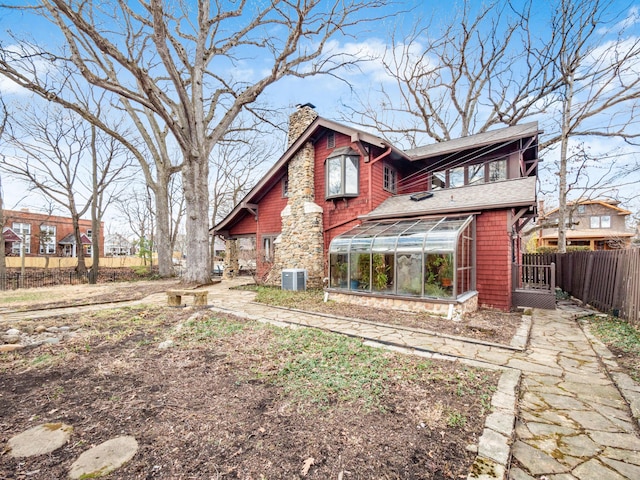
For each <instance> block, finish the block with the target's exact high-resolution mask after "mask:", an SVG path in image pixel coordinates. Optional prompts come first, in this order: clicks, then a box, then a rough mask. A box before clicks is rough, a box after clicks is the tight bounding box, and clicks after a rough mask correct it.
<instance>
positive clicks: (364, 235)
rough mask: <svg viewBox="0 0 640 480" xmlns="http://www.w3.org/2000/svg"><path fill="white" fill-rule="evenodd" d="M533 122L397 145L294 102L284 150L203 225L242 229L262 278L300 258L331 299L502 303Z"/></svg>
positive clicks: (521, 221) (437, 306) (524, 215)
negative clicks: (220, 216) (227, 208)
mask: <svg viewBox="0 0 640 480" xmlns="http://www.w3.org/2000/svg"><path fill="white" fill-rule="evenodd" d="M538 133H539V131H538V126H537V124H536V123H529V124H526V125H520V126H514V127H509V128H504V129H500V130H495V131H490V132H486V133H482V134H478V135H473V136H469V137H466V138H461V139H457V140H452V141H449V142H443V143H438V144H434V145H427V146H425V147H421V148H417V149H413V150H409V151H402V150H400V149H398V148H396V147H394V146H393V145H390V144H389V143H388V142H387V141H385V140H383V139H381V138H378V137H376V136H374V135H371V134H370V133H366V132H364V131H361V130H357V129H355V128H352V127H349V126H346V125H343V124H340V123H336V122H333V121H331V120H327V119H324V118H321V117H318V115H317V114H316V112H315V110H313V106H312V105H310V104H307V105H303V106H300V107H299V108H298V110H297V111H296V112H294V113H293V114H292V115H291V119H290V126H289V146H288V148H287V150H286V151H285V153H284V155H283V156H282V157H281V158H280V159H279V160H278V161H277V162H276V163H275V165H274V166H273V167H272V168H271V169H270V170H269V172H268V173H267V174H266V175H265V176H264V177H263V178H262V179H261V180H260V181H259V182H258V184H257V185H256V186H255V187H254V188H253V189H252V190H251V191H250V192H249V193H248V194H247V196H246V197H245V198H244V199H243V200H242V202H241V203H240V204H238V205H237V206H236V207H235V208H234V210H233V211H232V212H231V213H230V214H229V215H228V216H227V217H226V218H225V219H224V220H222V221H221V222H220V223H218V224H217V225H216V226H215V227H214V229H213V231H214V234H216V235H220V236H222V237H224V238H225V239H229V240H233V239H241V238H251V239H253V241H255V244H256V245H257V275H258V277H259V278H261V279H263V280H264V281H265V282H267V283H272V284H278V283H279V282H280V280H281V272H282V270H285V269H286V270H288V269H296V270H298V269H303V270H305V271H306V275H307V284H308V285H309V286H315V287H320V286H323V282H324V281H325V280H326V282H328V284H327V283H325V286H326V287H327V289H326V291H327V292H328V293H329V296H330V298H333V299H337V300H340V301H350V302H354V303H362V304H370V305H384V306H385V307H396V308H405V309H406V308H409V309H415V310H428V311H437V312H443V313H447V312H448V313H449V314H451V310H452V309H456V310H457V311H467V310H474V309H475V308H477V306H478V305H482V306H488V307H495V308H499V309H502V310H509V309H510V308H511V307H512V305H511V298H512V297H511V295H512V292H511V288H512V283H511V280H512V278H511V276H512V263H513V262H514V261H516V260H517V259H519V257H520V252H521V237H520V233H521V231H522V228H523V227H524V225H525V224H526V223H527V222H529V221H530V220H531V219H533V217H535V215H536V175H537V166H538V147H537V145H538V142H537V139H538ZM227 243H228V245H229V247H228V249H227V254H226V255H225V263H226V265H227V267H228V268H231V270H235V269H237V259H236V258H235V257H236V256H237V254H236V253H234V251H237V247H235V246H234V242H227ZM234 264H235V265H236V267H235V268H234ZM294 271H295V270H294ZM289 273H290V272H287V274H289Z"/></svg>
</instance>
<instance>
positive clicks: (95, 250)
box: [89, 125, 100, 284]
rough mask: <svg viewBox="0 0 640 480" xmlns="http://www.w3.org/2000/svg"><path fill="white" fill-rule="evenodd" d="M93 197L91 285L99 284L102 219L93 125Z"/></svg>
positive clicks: (93, 128)
mask: <svg viewBox="0 0 640 480" xmlns="http://www.w3.org/2000/svg"><path fill="white" fill-rule="evenodd" d="M91 156H92V190H93V192H92V195H91V272H89V283H91V284H95V283H98V263H99V261H100V219H99V218H98V152H97V149H96V126H95V125H91Z"/></svg>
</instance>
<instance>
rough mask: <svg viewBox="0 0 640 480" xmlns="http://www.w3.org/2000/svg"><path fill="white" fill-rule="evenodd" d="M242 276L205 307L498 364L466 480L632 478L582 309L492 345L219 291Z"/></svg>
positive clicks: (565, 308) (531, 322)
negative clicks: (582, 323)
mask: <svg viewBox="0 0 640 480" xmlns="http://www.w3.org/2000/svg"><path fill="white" fill-rule="evenodd" d="M242 282H243V283H247V281H246V280H239V279H238V280H234V281H224V282H223V283H222V284H218V285H214V286H212V287H208V290H209V308H210V309H211V310H213V311H219V312H226V313H231V314H234V315H238V316H242V317H244V318H248V319H253V320H256V321H260V322H269V323H274V324H277V325H282V326H285V325H288V326H291V327H300V326H306V327H313V328H319V329H323V330H328V331H332V332H337V333H341V334H344V335H350V336H354V337H360V338H362V339H364V340H365V342H366V343H367V344H370V345H375V346H384V347H385V348H389V349H392V350H396V351H399V352H403V353H411V354H417V355H421V356H424V357H427V358H443V359H456V360H458V361H462V362H465V363H468V364H471V365H476V366H480V367H486V368H493V369H496V368H497V369H501V370H502V371H503V374H502V377H501V380H500V384H499V387H498V390H497V391H496V393H495V394H494V396H493V398H492V408H493V413H492V414H490V415H489V416H488V417H487V420H486V423H485V429H484V431H483V434H482V436H481V438H480V441H479V444H478V457H477V459H476V461H475V462H474V465H473V468H472V472H471V473H470V475H469V479H471V478H474V479H475V478H479V479H485V480H495V479H503V478H506V476H508V479H509V480H529V479H536V480H538V479H541V478H546V479H547V480H587V479H588V480H592V479H597V480H607V479H612V480H614V479H628V480H631V479H634V480H635V479H638V478H640V437H639V436H638V417H639V416H640V386H639V385H638V384H637V383H636V382H634V381H633V380H632V379H631V378H630V377H629V376H628V375H625V374H624V373H623V372H621V371H619V369H618V368H617V365H616V363H615V357H613V356H612V355H611V354H610V352H608V350H607V348H606V347H605V346H604V345H602V344H601V343H600V342H598V341H597V340H596V339H595V338H594V337H593V336H592V335H590V333H589V332H588V330H583V328H581V327H580V325H579V323H578V321H577V320H576V318H577V317H579V316H580V315H584V314H587V313H589V311H588V310H585V309H583V308H581V307H578V306H576V305H573V304H571V303H569V302H561V303H560V305H559V309H558V310H555V311H545V310H534V312H533V315H532V316H523V324H522V326H521V327H520V328H519V329H518V332H517V334H516V336H515V337H514V341H513V342H512V345H510V346H500V345H495V344H490V343H485V342H477V341H468V340H465V339H463V338H459V337H450V336H446V335H439V334H437V333H434V332H427V331H424V330H420V329H415V328H403V327H398V326H386V325H380V324H376V323H374V322H368V321H360V320H354V319H346V318H340V317H331V316H327V315H319V314H310V313H307V312H302V311H296V310H287V309H281V308H276V307H270V306H266V305H261V304H256V303H253V298H254V297H255V294H254V293H253V292H250V291H243V290H230V289H229V287H230V286H235V285H238V284H239V283H242ZM131 303H158V304H162V305H164V304H166V296H165V295H164V294H155V295H152V296H150V297H147V298H146V299H143V300H142V301H136V302H131ZM123 305H124V304H123V303H119V304H115V305H113V306H112V307H111V308H113V307H115V306H123ZM101 308H105V306H104V305H102V306H87V307H77V308H74V309H58V311H57V312H54V311H51V310H49V311H46V312H20V313H9V314H5V316H4V317H5V318H4V321H5V322H4V323H6V321H7V320H10V319H11V316H12V315H18V317H19V318H37V317H38V316H51V315H52V314H55V313H59V314H68V313H69V311H71V310H73V311H74V312H81V311H88V310H97V309H101ZM527 340H528V342H527ZM525 347H526V350H525ZM605 366H606V369H605ZM516 415H517V417H516Z"/></svg>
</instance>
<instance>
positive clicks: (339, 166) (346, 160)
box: [326, 148, 360, 198]
mask: <svg viewBox="0 0 640 480" xmlns="http://www.w3.org/2000/svg"><path fill="white" fill-rule="evenodd" d="M359 163H360V157H359V156H358V154H357V152H355V151H354V150H352V149H351V148H338V149H336V150H334V152H333V153H332V154H331V156H330V157H329V158H327V162H326V180H327V186H326V197H327V198H342V197H357V196H358V188H359V181H358V177H359Z"/></svg>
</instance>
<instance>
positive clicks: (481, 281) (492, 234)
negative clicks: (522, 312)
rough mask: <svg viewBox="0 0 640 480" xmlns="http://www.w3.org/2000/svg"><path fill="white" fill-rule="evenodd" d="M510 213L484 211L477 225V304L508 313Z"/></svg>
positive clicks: (509, 302) (509, 296) (509, 291)
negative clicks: (508, 226)
mask: <svg viewBox="0 0 640 480" xmlns="http://www.w3.org/2000/svg"><path fill="white" fill-rule="evenodd" d="M507 225H508V211H506V210H498V211H490V212H483V213H481V214H480V215H478V217H477V223H476V267H477V270H476V281H477V289H478V303H479V304H480V306H483V307H490V308H497V309H500V310H504V311H508V310H509V309H510V308H511V264H510V260H511V238H510V235H509V232H508V228H507Z"/></svg>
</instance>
